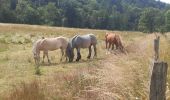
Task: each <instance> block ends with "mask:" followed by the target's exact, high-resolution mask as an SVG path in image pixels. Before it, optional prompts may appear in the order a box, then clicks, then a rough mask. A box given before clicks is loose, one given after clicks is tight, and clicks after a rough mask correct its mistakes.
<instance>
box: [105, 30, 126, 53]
mask: <svg viewBox="0 0 170 100" xmlns="http://www.w3.org/2000/svg"><path fill="white" fill-rule="evenodd" d="M105 42H106V49H107V50H108V51H109V49H110V47H111V46H112V50H113V49H114V46H116V49H119V50H121V51H122V52H125V51H124V46H123V44H122V40H121V36H120V35H118V34H114V33H106V34H105ZM108 44H109V46H108Z"/></svg>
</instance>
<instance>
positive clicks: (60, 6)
mask: <svg viewBox="0 0 170 100" xmlns="http://www.w3.org/2000/svg"><path fill="white" fill-rule="evenodd" d="M169 10H170V5H169V4H166V3H162V2H160V1H159V0H0V22H3V23H23V24H38V25H51V26H65V27H79V28H96V29H109V30H132V31H138V30H140V31H144V32H154V31H162V30H164V31H165V30H166V31H170V11H169Z"/></svg>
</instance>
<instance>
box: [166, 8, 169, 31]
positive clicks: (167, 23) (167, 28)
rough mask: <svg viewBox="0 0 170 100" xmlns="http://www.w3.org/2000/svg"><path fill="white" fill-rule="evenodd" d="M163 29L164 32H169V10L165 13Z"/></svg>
mask: <svg viewBox="0 0 170 100" xmlns="http://www.w3.org/2000/svg"><path fill="white" fill-rule="evenodd" d="M165 27H166V31H168V32H169V31H170V10H168V11H167V12H166V13H165Z"/></svg>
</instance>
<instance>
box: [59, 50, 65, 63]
mask: <svg viewBox="0 0 170 100" xmlns="http://www.w3.org/2000/svg"><path fill="white" fill-rule="evenodd" d="M61 54H62V55H61V58H60V62H61V61H62V58H63V55H64V51H63V49H61Z"/></svg>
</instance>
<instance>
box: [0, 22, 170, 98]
mask: <svg viewBox="0 0 170 100" xmlns="http://www.w3.org/2000/svg"><path fill="white" fill-rule="evenodd" d="M6 27H8V28H6ZM105 32H107V30H90V29H75V28H62V27H47V26H37V25H32V26H31V25H18V24H0V45H1V47H3V48H1V49H0V56H1V57H0V99H3V100H5V99H7V100H10V99H12V100H75V99H81V100H87V99H88V100H96V99H98V100H101V99H102V100H103V99H104V100H113V99H116V100H117V99H118V100H119V99H120V100H122V99H130V100H132V99H136V98H139V99H142V100H143V99H147V98H148V86H149V75H150V74H149V73H150V71H149V69H150V68H149V66H150V65H151V62H152V58H153V47H152V46H153V44H152V42H153V38H154V36H152V35H145V34H143V33H140V32H126V31H125V32H120V31H114V32H116V33H117V34H121V36H122V38H123V40H124V41H123V42H124V44H125V46H126V48H127V50H128V51H129V53H128V54H127V55H124V54H117V55H115V54H116V52H115V51H114V52H113V53H112V54H111V55H106V54H105V53H106V52H105V44H104V41H103V40H104V34H105ZM86 33H94V34H95V35H96V36H97V38H98V45H97V48H98V57H97V58H96V59H90V60H87V59H86V56H87V53H88V52H87V50H86V49H82V50H81V52H82V60H81V61H80V62H73V63H66V62H64V61H63V62H59V58H60V56H61V55H60V50H57V51H54V52H49V55H50V59H51V61H52V64H51V65H50V66H49V65H48V64H47V61H46V63H45V64H43V65H41V66H40V72H41V75H40V76H37V75H35V66H34V61H33V59H32V53H31V48H32V42H33V41H35V40H36V39H38V38H41V37H42V36H45V37H56V36H61V35H62V36H66V37H68V38H70V37H72V36H73V35H75V34H86ZM167 37H170V36H168V35H167ZM167 45H168V46H167ZM169 47H170V46H169V43H168V41H167V39H166V38H164V37H163V36H162V38H161V59H163V60H166V61H168V63H169V59H170V57H169V56H168V55H169V53H170V52H169V51H168V49H169ZM167 54H168V55H167ZM169 80H170V79H169V76H168V82H169ZM167 95H169V92H167Z"/></svg>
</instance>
